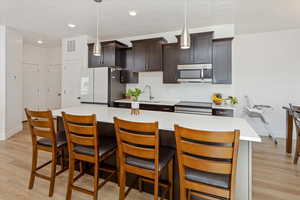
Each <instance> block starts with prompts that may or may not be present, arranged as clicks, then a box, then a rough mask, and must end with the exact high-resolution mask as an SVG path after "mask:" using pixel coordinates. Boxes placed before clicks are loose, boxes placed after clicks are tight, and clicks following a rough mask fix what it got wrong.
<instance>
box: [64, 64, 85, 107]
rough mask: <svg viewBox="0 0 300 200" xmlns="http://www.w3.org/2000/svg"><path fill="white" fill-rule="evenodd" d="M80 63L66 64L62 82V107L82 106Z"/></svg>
mask: <svg viewBox="0 0 300 200" xmlns="http://www.w3.org/2000/svg"><path fill="white" fill-rule="evenodd" d="M80 72H81V62H80V61H75V60H74V61H69V62H65V63H64V66H63V76H62V77H63V80H62V88H63V93H62V107H72V106H78V105H80Z"/></svg>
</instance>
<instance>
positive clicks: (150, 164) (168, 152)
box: [126, 147, 175, 170]
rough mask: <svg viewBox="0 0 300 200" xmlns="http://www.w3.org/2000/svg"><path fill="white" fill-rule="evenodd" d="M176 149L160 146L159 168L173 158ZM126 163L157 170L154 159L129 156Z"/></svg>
mask: <svg viewBox="0 0 300 200" xmlns="http://www.w3.org/2000/svg"><path fill="white" fill-rule="evenodd" d="M174 154H175V151H174V150H173V149H170V148H167V147H161V148H159V164H158V168H159V170H161V169H163V168H164V167H165V166H166V165H167V164H168V162H169V161H170V160H171V159H172V158H173V156H174ZM126 164H128V165H132V166H135V167H139V168H144V169H150V170H155V165H154V160H149V159H143V158H138V157H133V156H127V159H126Z"/></svg>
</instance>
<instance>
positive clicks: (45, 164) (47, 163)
mask: <svg viewBox="0 0 300 200" xmlns="http://www.w3.org/2000/svg"><path fill="white" fill-rule="evenodd" d="M50 163H52V160H49V161H48V162H46V163H44V164H42V165H41V166H39V167H37V168H36V169H35V170H36V171H37V170H39V169H42V168H43V167H46V166H47V165H49V164H50Z"/></svg>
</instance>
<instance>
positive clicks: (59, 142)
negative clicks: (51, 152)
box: [37, 134, 67, 147]
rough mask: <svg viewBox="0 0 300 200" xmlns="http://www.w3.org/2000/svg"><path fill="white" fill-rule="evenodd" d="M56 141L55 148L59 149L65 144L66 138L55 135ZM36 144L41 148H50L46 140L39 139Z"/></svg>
mask: <svg viewBox="0 0 300 200" xmlns="http://www.w3.org/2000/svg"><path fill="white" fill-rule="evenodd" d="M56 141H57V147H61V146H63V145H66V144H67V140H66V138H65V137H63V136H62V135H61V134H58V135H56ZM37 143H38V144H39V145H43V146H48V147H51V146H52V142H51V141H50V140H49V139H47V138H41V139H39V140H38V141H37Z"/></svg>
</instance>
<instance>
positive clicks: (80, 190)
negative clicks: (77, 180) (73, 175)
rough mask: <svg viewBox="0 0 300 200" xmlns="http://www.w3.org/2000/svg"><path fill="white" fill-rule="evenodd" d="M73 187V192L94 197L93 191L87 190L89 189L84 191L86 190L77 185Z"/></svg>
mask: <svg viewBox="0 0 300 200" xmlns="http://www.w3.org/2000/svg"><path fill="white" fill-rule="evenodd" d="M71 187H72V189H73V190H76V191H79V192H83V193H85V194H89V195H92V196H93V195H94V192H93V191H90V190H87V189H84V188H81V187H78V186H75V185H72V186H71Z"/></svg>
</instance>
